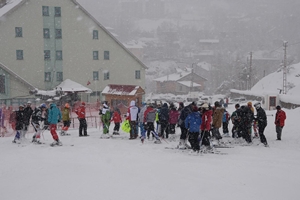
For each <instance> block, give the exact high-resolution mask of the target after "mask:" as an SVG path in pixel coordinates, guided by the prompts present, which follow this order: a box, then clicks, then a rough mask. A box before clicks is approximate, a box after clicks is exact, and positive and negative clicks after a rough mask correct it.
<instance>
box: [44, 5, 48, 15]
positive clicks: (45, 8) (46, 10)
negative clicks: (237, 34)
mask: <svg viewBox="0 0 300 200" xmlns="http://www.w3.org/2000/svg"><path fill="white" fill-rule="evenodd" d="M43 16H49V6H43Z"/></svg>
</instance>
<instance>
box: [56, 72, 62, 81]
mask: <svg viewBox="0 0 300 200" xmlns="http://www.w3.org/2000/svg"><path fill="white" fill-rule="evenodd" d="M56 81H63V73H62V72H56Z"/></svg>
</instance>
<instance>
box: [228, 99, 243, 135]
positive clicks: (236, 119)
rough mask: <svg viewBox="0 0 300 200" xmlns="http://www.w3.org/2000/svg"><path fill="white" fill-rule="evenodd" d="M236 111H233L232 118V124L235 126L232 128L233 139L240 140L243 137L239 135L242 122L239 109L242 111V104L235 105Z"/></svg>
mask: <svg viewBox="0 0 300 200" xmlns="http://www.w3.org/2000/svg"><path fill="white" fill-rule="evenodd" d="M234 107H235V111H233V113H232V115H231V116H230V119H231V122H232V124H233V127H232V130H231V132H232V138H238V137H241V136H240V135H239V134H238V133H239V132H238V127H239V123H240V121H241V118H240V116H239V115H238V114H239V109H240V104H235V106H234Z"/></svg>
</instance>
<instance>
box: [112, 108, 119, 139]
mask: <svg viewBox="0 0 300 200" xmlns="http://www.w3.org/2000/svg"><path fill="white" fill-rule="evenodd" d="M110 121H111V122H112V121H113V122H114V123H115V127H114V132H113V135H120V133H119V130H120V123H122V118H121V114H120V113H119V111H118V109H117V108H115V109H114V113H113V115H112V119H111V120H110Z"/></svg>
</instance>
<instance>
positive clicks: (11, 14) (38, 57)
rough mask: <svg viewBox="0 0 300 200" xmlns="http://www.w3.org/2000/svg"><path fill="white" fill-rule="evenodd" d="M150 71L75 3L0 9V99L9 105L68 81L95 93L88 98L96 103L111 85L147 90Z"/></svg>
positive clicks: (41, 0)
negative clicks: (21, 98) (146, 72)
mask: <svg viewBox="0 0 300 200" xmlns="http://www.w3.org/2000/svg"><path fill="white" fill-rule="evenodd" d="M146 68H147V67H146V66H145V65H144V64H143V63H142V62H141V61H140V60H139V59H138V58H137V57H136V56H134V55H133V54H132V53H131V52H130V51H129V50H128V49H126V47H125V46H124V45H122V44H121V43H120V42H119V41H118V40H117V39H116V38H115V37H114V36H113V35H112V34H111V33H110V32H109V31H108V30H107V29H106V28H105V27H104V26H102V25H101V24H100V23H99V22H98V21H97V20H96V19H95V18H94V17H93V16H91V15H90V13H89V12H88V11H86V10H85V9H84V8H83V7H82V6H81V5H80V4H79V3H78V2H77V1H76V0H10V1H8V3H7V4H6V5H5V6H4V7H2V8H0V83H1V84H0V85H1V86H0V99H2V101H3V99H5V103H8V104H10V100H14V99H18V98H20V97H26V96H28V95H29V90H32V88H38V89H43V90H49V89H52V88H54V87H55V86H57V85H58V84H60V83H61V82H62V81H63V80H65V79H72V80H74V81H76V82H78V83H80V84H82V85H86V86H87V87H89V88H90V89H92V90H93V91H94V93H92V94H91V98H89V96H86V97H84V98H85V99H84V100H87V101H96V99H97V98H99V97H98V96H97V97H95V94H98V93H99V92H101V91H102V90H103V89H104V88H105V86H107V85H108V84H124V85H139V86H141V87H142V88H145V69H146ZM22 80H23V81H22ZM24 80H26V83H28V84H24ZM87 83H89V84H87ZM95 91H98V92H97V93H96V92H95ZM93 95H94V96H93Z"/></svg>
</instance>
